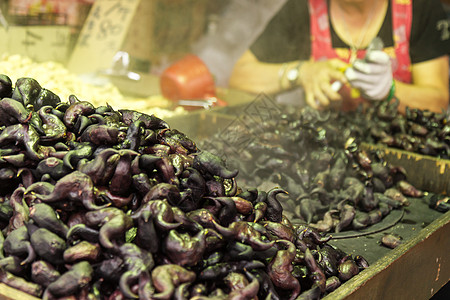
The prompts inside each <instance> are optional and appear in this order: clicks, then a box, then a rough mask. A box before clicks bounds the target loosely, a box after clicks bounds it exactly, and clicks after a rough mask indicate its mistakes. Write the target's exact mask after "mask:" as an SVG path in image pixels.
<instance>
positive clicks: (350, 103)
mask: <svg viewBox="0 0 450 300" xmlns="http://www.w3.org/2000/svg"><path fill="white" fill-rule="evenodd" d="M375 37H379V38H381V41H382V43H381V44H382V49H381V50H380V49H377V48H376V47H374V49H372V50H370V51H366V50H367V47H368V46H369V44H370V43H371V42H372V41H373V40H374V38H375ZM366 52H367V53H366ZM449 54H450V31H449V20H448V19H447V16H446V13H445V11H444V9H443V6H442V3H441V2H440V1H439V0H308V1H299V0H288V1H287V2H286V4H285V5H284V6H283V8H282V9H281V10H280V11H279V12H278V13H277V14H276V15H275V17H274V18H273V19H272V20H271V22H270V23H269V24H268V26H267V28H266V29H265V31H264V32H263V33H262V34H261V35H260V36H259V38H258V39H257V40H256V41H255V43H253V45H252V46H251V47H250V49H249V50H247V51H246V52H245V53H244V54H243V56H242V57H241V58H240V59H239V60H238V61H237V63H236V65H235V67H234V69H233V72H232V75H231V77H230V82H229V84H230V87H233V88H238V89H241V90H246V91H249V92H252V93H260V92H265V93H277V92H280V91H283V90H287V89H290V88H294V87H298V86H300V87H302V88H303V90H304V92H305V100H306V103H307V104H308V105H310V106H312V107H314V108H323V107H327V106H329V105H330V103H333V102H334V103H340V106H341V108H342V109H344V110H350V109H354V108H356V107H357V106H358V105H359V104H360V103H362V102H363V103H370V102H371V101H377V100H383V99H387V98H389V99H392V98H394V97H396V98H397V99H399V110H401V111H404V110H405V107H406V106H408V107H411V108H419V109H428V110H430V111H435V112H442V111H443V110H446V109H447V106H448V101H449ZM335 81H338V82H340V83H342V85H343V86H342V85H341V84H338V85H337V88H335V87H336V84H335V85H332V84H333V82H335Z"/></svg>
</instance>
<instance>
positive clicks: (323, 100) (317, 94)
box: [314, 84, 330, 106]
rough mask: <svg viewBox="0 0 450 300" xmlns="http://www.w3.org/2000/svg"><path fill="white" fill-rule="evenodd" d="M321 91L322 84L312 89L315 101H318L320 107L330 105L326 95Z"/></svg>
mask: <svg viewBox="0 0 450 300" xmlns="http://www.w3.org/2000/svg"><path fill="white" fill-rule="evenodd" d="M322 89H323V87H322V84H319V85H318V86H316V87H315V89H314V96H315V98H316V100H317V101H319V103H320V106H328V105H330V100H328V97H327V96H326V94H325V93H324V91H323V90H322Z"/></svg>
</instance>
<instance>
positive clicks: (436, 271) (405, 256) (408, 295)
mask: <svg viewBox="0 0 450 300" xmlns="http://www.w3.org/2000/svg"><path fill="white" fill-rule="evenodd" d="M449 233H450V212H447V213H446V214H444V215H442V216H441V217H440V218H438V219H436V220H435V221H434V222H433V223H431V224H430V225H428V226H427V227H425V228H424V229H422V230H421V231H420V232H419V234H418V235H417V236H415V237H414V238H412V239H410V240H409V241H407V242H405V243H404V244H402V245H400V246H398V247H397V248H395V249H393V250H392V251H391V252H390V253H389V254H387V255H386V256H385V257H383V258H381V259H379V260H378V261H377V262H376V263H375V264H373V265H371V266H370V267H369V268H368V269H366V270H364V271H363V272H361V273H360V274H358V275H357V276H355V277H353V278H352V279H350V280H349V281H347V282H346V283H344V284H343V285H342V286H341V287H339V288H338V289H336V290H335V291H334V292H332V293H330V294H329V295H327V296H326V297H324V298H323V299H325V300H335V299H346V300H353V299H355V300H357V299H365V300H371V299H373V300H376V299H383V300H385V299H429V298H430V297H431V296H433V295H434V294H435V293H436V292H437V291H438V290H439V289H440V288H441V287H443V286H444V285H445V284H446V283H447V282H448V281H449V279H450V252H449V251H448V250H449V249H450V234H449Z"/></svg>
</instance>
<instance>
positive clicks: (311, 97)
mask: <svg viewBox="0 0 450 300" xmlns="http://www.w3.org/2000/svg"><path fill="white" fill-rule="evenodd" d="M305 99H306V100H305V101H306V104H307V105H308V106H310V107H312V108H314V109H319V108H320V102H318V101H316V99H315V97H314V94H313V93H306V92H305Z"/></svg>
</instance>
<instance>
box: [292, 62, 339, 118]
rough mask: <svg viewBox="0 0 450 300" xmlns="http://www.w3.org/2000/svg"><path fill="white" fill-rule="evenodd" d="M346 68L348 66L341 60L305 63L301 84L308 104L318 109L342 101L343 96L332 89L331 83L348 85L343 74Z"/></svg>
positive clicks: (301, 74)
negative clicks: (332, 102) (331, 102)
mask: <svg viewBox="0 0 450 300" xmlns="http://www.w3.org/2000/svg"><path fill="white" fill-rule="evenodd" d="M346 67H347V64H346V63H345V62H343V61H341V60H339V59H330V60H327V61H318V62H312V61H308V62H305V63H304V64H303V65H302V67H301V69H300V83H301V85H302V86H303V89H304V91H305V99H306V103H307V104H308V105H309V106H311V107H313V108H316V109H318V108H322V107H325V106H328V105H330V101H339V100H342V97H341V95H340V94H339V93H338V92H337V91H335V90H333V89H332V88H331V83H332V82H333V81H340V82H342V83H347V78H346V77H345V75H344V73H343V72H342V70H344V69H345V68H346Z"/></svg>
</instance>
